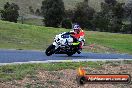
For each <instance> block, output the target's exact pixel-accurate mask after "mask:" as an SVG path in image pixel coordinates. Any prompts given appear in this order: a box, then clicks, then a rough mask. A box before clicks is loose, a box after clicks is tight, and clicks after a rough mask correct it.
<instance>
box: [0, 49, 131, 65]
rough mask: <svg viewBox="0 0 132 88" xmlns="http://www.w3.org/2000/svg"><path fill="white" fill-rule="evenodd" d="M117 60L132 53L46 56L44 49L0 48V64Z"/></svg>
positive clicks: (126, 57) (125, 57) (128, 57)
mask: <svg viewBox="0 0 132 88" xmlns="http://www.w3.org/2000/svg"><path fill="white" fill-rule="evenodd" d="M90 59H92V60H97V59H98V60H105V59H108V60H111V59H114V60H117V59H132V55H128V54H103V53H82V54H80V55H78V54H75V55H73V56H72V57H68V56H67V55H52V56H49V57H48V56H46V55H45V53H44V52H42V51H29V50H0V64H5V63H19V62H21V63H25V62H32V61H34V62H38V61H39V62H45V61H52V62H55V61H57V60H58V61H59V60H61V61H63V60H74V61H77V60H83V61H87V60H90Z"/></svg>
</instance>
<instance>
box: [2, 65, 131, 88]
mask: <svg viewBox="0 0 132 88" xmlns="http://www.w3.org/2000/svg"><path fill="white" fill-rule="evenodd" d="M87 71H88V73H97V74H118V73H119V74H130V75H131V76H132V64H123V65H118V64H113V63H109V64H106V65H103V66H102V67H100V68H88V67H87ZM76 76H77V70H73V69H65V70H60V71H45V70H39V71H38V72H37V74H36V75H27V76H26V77H25V78H23V80H13V81H10V82H3V83H0V88H132V83H130V84H85V85H83V86H80V85H78V84H77V81H76Z"/></svg>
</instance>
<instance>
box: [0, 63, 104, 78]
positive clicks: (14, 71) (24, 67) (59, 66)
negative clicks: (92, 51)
mask: <svg viewBox="0 0 132 88" xmlns="http://www.w3.org/2000/svg"><path fill="white" fill-rule="evenodd" d="M102 64H103V62H78V63H74V62H63V63H45V64H21V65H5V66H0V81H11V80H21V79H23V78H24V77H25V76H27V75H34V74H36V73H37V71H38V70H46V71H58V70H64V69H74V70H75V69H77V68H78V67H80V66H83V67H92V68H99V67H101V65H102Z"/></svg>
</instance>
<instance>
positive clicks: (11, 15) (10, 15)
mask: <svg viewBox="0 0 132 88" xmlns="http://www.w3.org/2000/svg"><path fill="white" fill-rule="evenodd" d="M18 10H19V7H18V5H16V4H15V3H12V4H10V3H9V2H7V3H6V4H5V5H4V9H3V10H1V17H2V20H5V21H10V22H17V19H18V17H19V12H18Z"/></svg>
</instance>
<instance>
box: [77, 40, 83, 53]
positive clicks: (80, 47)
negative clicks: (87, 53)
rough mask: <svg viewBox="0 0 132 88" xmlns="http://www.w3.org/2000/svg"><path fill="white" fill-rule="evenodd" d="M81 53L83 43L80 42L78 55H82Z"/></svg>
mask: <svg viewBox="0 0 132 88" xmlns="http://www.w3.org/2000/svg"><path fill="white" fill-rule="evenodd" d="M81 52H82V42H80V45H79V47H78V51H77V53H78V54H81Z"/></svg>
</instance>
